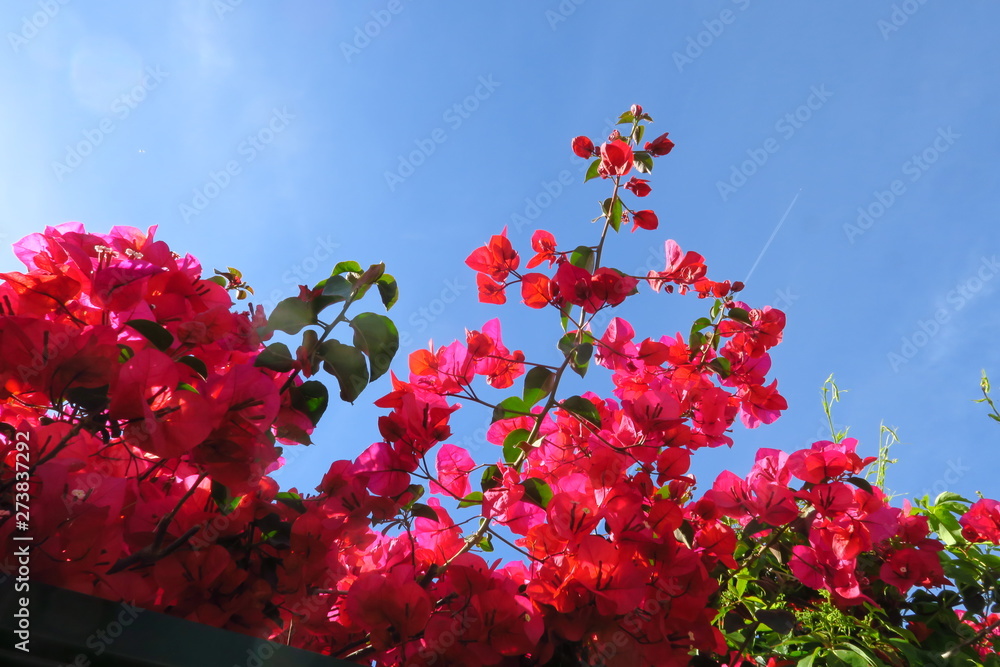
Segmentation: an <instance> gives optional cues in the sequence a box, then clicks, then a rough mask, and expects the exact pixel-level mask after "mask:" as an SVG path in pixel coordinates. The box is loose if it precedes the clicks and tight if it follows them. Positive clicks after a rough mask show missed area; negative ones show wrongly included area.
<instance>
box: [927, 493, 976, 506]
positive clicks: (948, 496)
mask: <svg viewBox="0 0 1000 667" xmlns="http://www.w3.org/2000/svg"><path fill="white" fill-rule="evenodd" d="M956 500H957V501H958V502H962V503H969V504H970V505H971V504H972V501H971V500H968V499H967V498H963V497H962V496H960V495H958V494H957V493H954V492H952V491H944V492H943V493H940V494H938V497H937V498H935V499H934V504H935V505H943V504H944V503H949V502H953V501H956Z"/></svg>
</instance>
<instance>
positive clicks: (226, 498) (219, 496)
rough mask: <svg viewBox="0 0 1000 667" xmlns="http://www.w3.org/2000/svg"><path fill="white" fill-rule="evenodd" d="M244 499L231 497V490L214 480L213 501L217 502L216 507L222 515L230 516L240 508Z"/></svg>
mask: <svg viewBox="0 0 1000 667" xmlns="http://www.w3.org/2000/svg"><path fill="white" fill-rule="evenodd" d="M242 499H243V496H236V497H235V498H234V497H232V496H230V495H229V489H227V488H226V487H225V485H224V484H220V483H219V482H216V481H215V480H212V500H214V501H215V506H216V507H218V508H219V512H220V513H221V514H223V515H226V514H230V513H231V512H232V511H233V510H235V509H236V508H237V507H238V506H239V504H240V500H242Z"/></svg>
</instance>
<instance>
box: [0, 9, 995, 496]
mask: <svg viewBox="0 0 1000 667" xmlns="http://www.w3.org/2000/svg"><path fill="white" fill-rule="evenodd" d="M998 24H1000V6H998V5H997V4H996V3H992V2H986V1H978V2H964V3H948V2H944V1H943V0H924V1H922V2H920V1H918V0H906V1H905V2H899V3H896V4H895V5H894V4H893V3H892V2H888V1H873V0H842V1H839V2H836V3H832V2H830V3H824V2H791V1H788V0H786V1H783V2H767V3H765V2H763V1H762V0H715V1H713V2H707V1H706V2H696V3H639V2H615V3H611V2H599V1H598V0H587V1H581V0H575V1H574V0H563V2H562V3H560V2H558V0H549V1H541V2H535V3H509V2H498V1H492V2H489V1H487V2H476V3H432V2H415V1H413V0H391V1H390V0H378V1H375V2H357V3H346V2H340V3H333V2H311V3H294V4H284V5H273V4H270V5H268V6H267V7H266V8H262V7H259V6H257V5H255V4H251V3H250V2H242V3H240V2H237V0H217V1H215V2H212V1H209V0H183V1H179V2H165V3H143V4H135V5H128V4H121V3H83V2H67V3H65V4H63V3H61V2H60V0H41V1H39V0H34V1H27V0H11V1H9V2H5V3H3V7H2V8H0V26H2V32H3V44H2V45H0V90H3V99H2V101H0V204H2V205H0V236H2V238H0V241H2V242H3V244H4V245H5V246H8V247H9V244H10V243H11V242H12V241H14V240H16V239H18V238H20V237H21V236H23V235H25V234H28V233H31V232H34V231H38V230H41V229H42V228H43V227H44V226H45V225H53V224H58V223H61V222H64V221H68V220H78V221H82V222H84V223H85V224H86V225H87V226H88V228H90V229H94V230H107V229H109V228H110V227H111V226H112V225H134V226H137V227H143V228H145V227H147V226H149V225H153V224H156V225H159V233H158V236H159V237H160V238H162V239H164V240H166V241H168V242H169V243H170V244H171V246H172V247H173V248H174V249H176V250H178V251H181V252H192V253H194V254H196V255H197V256H199V257H200V258H201V259H202V260H203V263H204V266H205V267H207V268H208V269H209V270H210V269H212V268H215V267H218V268H222V267H224V266H227V265H229V266H235V267H238V268H239V269H241V270H242V271H243V272H244V274H245V276H246V277H247V279H248V281H249V282H250V283H251V284H252V285H253V286H254V287H255V288H256V289H257V291H258V295H260V296H261V297H263V298H262V299H258V300H263V301H264V302H265V303H268V302H270V303H271V304H273V303H274V301H275V299H274V296H272V295H278V296H280V297H283V296H287V295H291V294H293V293H295V289H296V288H295V285H296V284H298V283H299V282H308V283H309V284H313V283H315V282H317V281H318V280H320V279H322V278H323V277H325V275H326V272H327V271H328V269H329V268H330V267H332V265H333V263H335V262H336V261H338V260H344V259H356V260H358V261H360V262H361V263H363V264H367V263H371V262H375V261H385V262H386V264H387V266H388V268H389V271H390V272H392V273H393V274H395V275H396V277H397V278H398V280H399V284H400V287H401V297H400V300H399V304H398V305H397V306H396V308H395V309H394V310H393V312H392V315H393V317H394V318H395V319H396V321H397V323H398V325H399V328H400V330H401V332H402V333H403V334H404V342H405V343H406V345H405V349H406V350H407V351H408V350H411V349H413V348H414V347H417V346H421V345H425V344H426V342H427V340H428V339H430V338H433V339H434V341H435V342H436V343H439V344H441V343H447V342H449V341H451V340H452V339H454V338H456V337H460V336H462V335H463V329H464V328H465V327H469V328H478V327H480V326H481V325H482V324H483V323H484V322H485V321H486V320H487V319H489V318H491V317H493V316H495V315H497V314H499V315H500V316H501V317H502V318H503V320H504V323H505V338H506V341H507V344H508V345H509V346H510V347H511V348H514V347H521V348H524V349H525V350H526V351H528V352H529V354H536V355H538V354H549V355H551V354H556V352H555V348H554V344H555V341H556V340H557V338H558V324H557V323H556V322H555V321H553V320H552V318H551V315H549V314H548V313H545V314H543V313H538V312H526V310H525V309H523V308H519V307H517V306H515V305H508V306H505V307H503V308H499V309H497V308H496V307H488V306H484V305H480V304H478V303H477V302H476V297H475V289H474V280H473V276H472V274H471V272H470V271H469V270H468V269H467V268H466V267H465V266H464V264H463V259H464V258H465V257H466V256H467V254H468V253H469V252H470V251H471V250H472V249H473V248H474V247H476V246H478V245H480V244H482V243H483V242H484V241H485V240H486V239H487V238H488V237H489V236H490V235H491V234H494V233H497V232H499V230H500V229H501V228H502V227H503V226H504V225H511V224H512V219H511V218H512V215H518V214H519V215H526V214H527V213H531V214H533V215H537V216H538V217H537V222H538V224H539V225H541V226H543V227H545V228H547V229H549V230H551V231H552V232H554V233H555V235H556V237H557V239H558V240H559V241H560V242H563V243H568V244H572V245H576V244H578V243H591V242H593V240H594V238H595V234H596V232H597V230H596V229H595V228H593V227H591V226H590V225H589V222H588V221H589V220H590V219H591V218H593V217H595V216H596V215H597V214H598V209H597V204H596V202H597V200H599V199H601V198H603V197H605V196H607V189H606V188H605V187H603V186H602V185H598V184H595V183H593V182H592V183H589V184H586V185H584V184H582V175H581V173H580V172H579V171H578V167H579V166H580V161H577V160H576V159H575V158H573V156H572V154H571V153H570V150H569V145H570V139H571V138H572V137H573V136H575V135H578V134H588V135H590V136H592V137H594V138H595V139H596V138H598V137H600V136H601V134H602V132H604V130H605V119H607V118H611V117H613V116H615V115H616V114H618V113H619V112H621V111H623V110H625V109H627V108H628V106H629V105H630V104H632V103H640V104H642V105H643V106H644V107H645V108H646V109H647V110H648V111H649V112H650V113H651V114H652V115H653V117H654V118H655V119H656V124H655V125H654V127H653V128H651V130H650V131H651V132H655V133H660V132H665V131H669V132H670V135H671V138H673V139H674V140H675V141H676V143H677V148H676V150H675V151H674V152H673V153H672V154H671V155H670V156H669V157H667V158H663V159H661V160H660V161H659V162H658V163H657V168H656V171H655V172H654V179H653V186H654V191H653V194H652V195H651V196H650V197H649V198H648V199H647V200H646V202H648V204H649V205H650V206H651V207H652V208H654V209H656V210H657V211H658V213H659V217H660V221H661V228H660V230H658V231H656V232H653V233H648V232H647V233H645V234H636V235H630V234H625V235H622V237H620V238H617V239H614V244H613V247H612V249H611V251H610V255H609V256H610V259H611V260H612V261H613V262H617V263H619V264H620V265H621V266H623V267H625V268H633V267H644V266H645V264H646V262H647V261H651V262H652V265H660V266H662V261H663V259H662V252H663V250H662V249H663V241H664V240H665V239H666V238H668V237H672V238H674V239H676V240H677V241H678V242H679V243H680V244H681V246H682V247H683V248H684V249H685V250H687V249H694V250H697V251H699V252H701V253H702V254H704V255H705V256H706V258H707V261H708V264H709V268H710V275H711V276H713V277H714V278H715V279H717V280H721V279H725V278H729V279H732V280H741V279H744V278H745V277H746V276H747V274H748V273H749V272H750V270H751V268H752V267H754V265H755V263H757V260H758V258H759V257H760V255H761V252H762V250H763V249H764V248H765V246H766V245H767V243H768V241H769V239H771V238H772V235H773V240H772V241H771V242H770V245H769V246H767V249H766V253H765V254H764V256H763V258H762V259H761V260H760V262H759V264H757V266H756V269H755V270H754V271H753V274H752V276H751V277H750V279H749V281H748V288H747V290H746V293H745V296H746V299H747V300H748V301H750V302H751V303H752V304H753V305H764V304H772V305H775V306H778V307H781V308H783V309H784V310H785V311H786V312H787V314H788V328H787V330H786V336H785V341H784V343H783V344H782V345H781V346H780V347H779V348H777V350H776V351H775V354H774V366H773V369H772V374H773V376H774V377H777V378H778V379H779V382H780V387H781V390H782V392H783V393H784V394H785V395H786V396H787V398H788V401H789V405H790V408H789V410H788V412H787V413H786V415H785V416H784V417H782V419H780V420H779V421H778V422H777V423H776V424H774V425H772V426H770V427H762V428H760V429H758V430H756V431H753V432H747V431H744V430H743V429H742V428H740V429H739V430H738V431H737V434H736V437H737V445H736V447H735V448H733V449H732V450H731V451H713V452H708V453H705V454H700V455H699V457H696V461H697V460H699V459H700V460H701V461H700V462H699V463H698V464H697V465H698V471H699V474H700V477H701V484H700V486H701V488H706V487H707V486H708V485H710V484H711V480H712V479H713V478H714V475H715V473H716V472H718V471H719V470H721V469H722V468H723V467H729V468H732V469H733V470H735V471H737V472H739V473H740V474H743V473H745V472H746V470H747V468H748V466H749V463H750V461H751V460H752V458H753V453H754V451H755V450H756V449H757V447H760V446H770V447H780V448H784V449H786V450H792V449H794V448H798V447H800V446H803V445H805V444H807V443H808V442H811V441H812V440H814V439H818V438H819V437H820V436H821V435H823V432H822V431H821V412H820V406H819V401H818V397H819V394H818V389H819V387H820V385H821V384H822V382H823V380H824V379H825V378H826V377H827V376H828V375H829V374H830V373H835V374H836V376H837V379H838V380H839V382H840V385H841V386H842V387H844V388H846V389H849V390H850V392H849V393H848V394H846V395H845V397H844V402H843V403H842V405H841V406H840V408H839V410H838V414H837V417H838V419H837V421H838V423H840V424H849V425H851V426H852V430H851V433H852V435H855V436H857V437H859V438H860V439H861V440H862V449H863V451H864V452H867V453H873V452H874V449H875V445H876V436H877V434H878V425H879V422H880V420H885V422H886V423H887V424H889V425H893V426H896V427H898V428H899V434H900V436H901V438H902V439H903V441H904V442H905V443H907V444H905V445H901V446H899V447H898V448H897V450H896V451H895V454H896V455H898V456H899V457H900V458H901V459H902V461H901V462H900V463H899V464H898V465H897V466H896V467H895V468H893V469H892V471H891V472H890V476H889V481H888V487H889V488H890V489H892V490H894V491H896V492H898V493H903V494H912V493H920V492H921V491H923V490H925V489H927V490H929V489H931V488H933V486H934V485H935V484H939V485H940V487H941V488H943V487H944V486H945V485H947V486H948V487H950V488H952V489H955V490H958V491H960V492H963V493H966V494H972V493H973V492H974V491H976V490H977V489H978V490H982V491H984V492H985V493H987V494H988V495H993V496H996V495H997V494H998V493H1000V484H998V482H997V481H996V471H997V470H998V468H1000V444H998V443H1000V430H998V429H997V425H995V424H992V423H991V422H990V421H989V420H988V419H987V418H986V414H985V410H984V409H982V406H977V405H974V404H973V403H972V402H971V400H972V399H975V398H977V397H978V393H979V389H978V381H979V372H980V369H981V368H985V369H986V370H987V371H989V372H991V373H992V374H993V375H994V376H995V378H996V380H997V381H998V384H1000V355H998V354H997V352H996V348H995V346H994V344H995V337H996V331H997V325H998V323H1000V319H998V309H997V287H998V286H1000V266H998V265H997V264H996V261H997V259H996V258H997V256H998V255H1000V233H998V225H997V222H998V221H997V206H996V192H997V191H998V188H1000V182H998V181H1000V162H998V160H997V156H998V147H1000V146H998V140H1000V130H998V127H1000V126H998V123H997V108H998V107H1000V99H998V86H997V83H998V80H1000V77H998V67H1000V46H998V42H997V40H996V38H995V37H996V35H995V32H996V26H997V25H998ZM366 32H367V33H368V34H366ZM370 35H372V36H370ZM990 44H993V46H990ZM456 105H458V107H457V108H456ZM651 136H653V135H651ZM432 149H433V150H432ZM411 154H413V155H415V157H413V158H412V159H411V157H410V156H411ZM748 160H749V162H747V161H748ZM755 160H756V163H755V162H754V161H755ZM402 162H406V163H408V164H409V165H410V166H413V169H412V172H411V171H410V170H409V169H408V168H406V167H403V166H402V164H401V163H402ZM414 163H419V164H414ZM564 170H569V172H568V173H567V174H563V172H564ZM741 172H742V173H741ZM387 174H394V176H387ZM748 174H749V175H748ZM560 177H562V178H563V179H564V180H567V181H568V180H570V179H571V184H570V185H562V184H560V183H559V180H560ZM546 183H549V184H550V185H549V189H550V190H551V191H553V192H556V191H557V186H556V185H551V184H552V183H556V184H557V185H558V187H559V188H562V190H561V192H558V194H557V195H556V196H555V197H547V196H546V195H547V193H546V186H545V184H546ZM199 197H204V199H200V198H199ZM526 200H527V201H526ZM880 200H881V201H880ZM532 201H534V205H540V206H539V208H538V209H537V210H536V209H531V208H530V205H531V202H532ZM793 201H794V206H792V203H793ZM790 206H791V209H790V210H789V207H790ZM186 207H189V208H186ZM859 208H860V209H861V211H866V212H867V214H868V215H869V216H871V217H869V218H860V222H859V216H860V214H859ZM786 213H787V216H786V215H785V214H786ZM782 220H783V223H782V224H781V225H780V228H779V223H780V222H781V221H782ZM528 231H529V230H528V228H522V229H520V230H516V229H514V228H513V227H512V230H511V237H512V239H513V241H514V243H515V245H517V246H519V247H520V248H522V249H526V248H527V245H528V237H529V234H528ZM17 266H18V265H17V262H16V261H15V259H14V258H13V255H12V254H11V253H10V251H9V250H5V251H3V254H2V256H0V268H3V269H4V270H10V269H13V268H16V267H17ZM296 272H298V273H299V274H302V277H298V276H297V275H296ZM637 303H638V304H640V308H639V309H635V308H633V309H632V310H631V311H629V312H628V313H626V316H627V317H629V318H630V319H632V320H633V321H634V322H635V324H636V327H637V329H638V330H639V332H640V334H641V335H643V336H646V335H652V334H657V333H663V332H667V333H673V332H676V331H680V330H685V331H686V330H687V328H688V327H689V325H690V322H691V320H692V319H693V317H695V316H697V315H699V314H703V312H702V311H703V310H704V308H703V307H705V306H707V305H708V304H707V303H705V302H696V300H694V299H677V298H665V297H663V296H662V295H661V297H660V298H655V297H650V298H648V299H647V300H645V301H640V302H637ZM372 305H373V306H374V305H375V304H374V302H373V304H372ZM922 323H923V324H922ZM894 354H895V355H899V356H898V357H893V356H891V355H894ZM907 355H909V356H907ZM550 358H551V357H550ZM394 368H395V369H396V370H397V372H403V373H405V368H406V363H405V356H404V355H400V357H399V358H398V359H397V361H396V363H395V365H394ZM599 375H601V369H597V372H595V376H599ZM601 386H606V385H601ZM387 388H388V378H385V379H383V380H381V381H380V382H379V384H378V385H377V386H376V387H374V388H372V389H369V390H368V391H367V392H366V393H365V394H364V395H363V396H362V399H361V400H360V401H359V403H358V404H357V405H355V406H353V407H351V406H339V405H338V406H334V407H332V408H331V409H330V411H329V412H328V413H327V417H326V420H325V421H326V423H325V425H323V426H322V427H321V429H320V431H319V433H318V435H317V438H316V439H317V441H318V443H319V444H317V445H316V446H315V447H312V448H310V449H309V450H306V451H304V452H302V454H301V455H300V456H296V457H293V460H292V462H291V463H289V465H288V467H287V469H286V470H285V471H283V472H282V473H281V474H280V476H279V479H280V480H281V481H282V483H283V484H285V485H288V486H291V485H298V486H299V487H300V488H302V489H309V488H311V487H312V486H313V485H314V484H315V483H316V482H318V480H319V476H320V475H321V474H322V472H323V471H325V469H326V467H327V465H328V463H329V461H331V460H333V459H335V458H347V457H353V456H355V455H356V454H357V453H359V452H360V451H361V450H362V449H363V448H364V447H365V446H367V445H368V444H370V443H371V442H373V441H375V440H376V439H377V430H376V426H375V420H376V418H377V415H378V414H380V412H381V411H379V410H376V409H375V408H374V407H373V406H371V405H370V402H371V401H372V400H374V399H375V398H377V397H378V396H379V395H381V394H382V393H384V392H385V391H386V390H387ZM460 412H461V413H464V416H463V417H462V418H461V419H456V424H457V426H458V427H460V429H461V430H460V433H459V434H458V435H457V436H456V438H455V439H454V442H456V443H457V444H465V445H467V446H469V448H470V449H471V450H472V453H473V456H474V457H476V458H477V459H489V458H495V457H496V455H497V453H495V452H492V451H489V450H488V449H487V447H488V446H487V445H485V444H484V443H483V441H482V438H481V434H479V436H477V435H476V430H477V429H478V428H480V426H481V425H482V424H483V423H484V422H485V420H486V419H487V417H488V416H487V415H486V414H484V413H483V412H481V411H477V409H476V408H475V407H472V406H469V407H466V408H463V410H461V411H460ZM946 482H947V484H946Z"/></svg>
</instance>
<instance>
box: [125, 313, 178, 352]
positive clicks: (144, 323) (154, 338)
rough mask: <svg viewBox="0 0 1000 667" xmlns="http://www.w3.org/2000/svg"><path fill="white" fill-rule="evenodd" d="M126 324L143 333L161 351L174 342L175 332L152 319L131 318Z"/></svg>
mask: <svg viewBox="0 0 1000 667" xmlns="http://www.w3.org/2000/svg"><path fill="white" fill-rule="evenodd" d="M125 324H126V325H128V326H130V327H132V328H133V329H135V330H136V331H138V332H139V333H140V334H142V336H143V337H144V338H145V339H146V340H148V341H149V342H150V343H152V344H153V345H155V346H156V349H158V350H160V351H163V350H167V349H169V348H170V346H171V345H173V344H174V336H173V334H171V333H170V332H169V331H167V330H166V329H164V328H163V327H162V326H160V325H159V324H158V323H156V322H153V321H152V320H129V321H128V322H126V323H125Z"/></svg>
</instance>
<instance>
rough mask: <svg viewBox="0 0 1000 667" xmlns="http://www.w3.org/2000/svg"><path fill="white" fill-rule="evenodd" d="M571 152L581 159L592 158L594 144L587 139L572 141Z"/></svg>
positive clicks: (581, 138)
mask: <svg viewBox="0 0 1000 667" xmlns="http://www.w3.org/2000/svg"><path fill="white" fill-rule="evenodd" d="M573 152H574V153H576V154H577V155H579V156H580V157H582V158H590V157H594V142H593V141H591V140H590V139H588V138H587V137H577V138H575V139H573Z"/></svg>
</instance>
